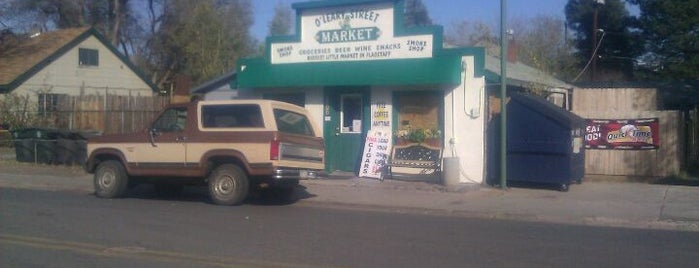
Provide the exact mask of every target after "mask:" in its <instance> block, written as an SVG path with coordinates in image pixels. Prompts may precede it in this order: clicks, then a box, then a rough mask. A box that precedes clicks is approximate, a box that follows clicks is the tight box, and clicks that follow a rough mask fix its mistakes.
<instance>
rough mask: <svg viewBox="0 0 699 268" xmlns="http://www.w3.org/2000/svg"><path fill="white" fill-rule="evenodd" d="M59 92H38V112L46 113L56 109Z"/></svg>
mask: <svg viewBox="0 0 699 268" xmlns="http://www.w3.org/2000/svg"><path fill="white" fill-rule="evenodd" d="M60 95H61V94H39V103H38V106H39V113H40V114H43V115H46V114H50V113H52V112H55V111H58V97H59V96H60Z"/></svg>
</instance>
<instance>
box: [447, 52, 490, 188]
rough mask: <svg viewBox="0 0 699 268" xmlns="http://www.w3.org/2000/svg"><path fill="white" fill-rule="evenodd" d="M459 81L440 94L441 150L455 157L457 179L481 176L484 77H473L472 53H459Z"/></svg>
mask: <svg viewBox="0 0 699 268" xmlns="http://www.w3.org/2000/svg"><path fill="white" fill-rule="evenodd" d="M462 63H463V64H462V73H461V78H462V79H461V81H462V82H461V84H460V85H458V86H456V87H455V88H453V89H452V90H451V91H450V92H447V94H446V95H445V97H444V106H445V107H444V122H445V126H444V141H445V145H444V154H443V157H444V158H446V157H457V158H458V160H459V161H458V162H459V182H460V183H478V184H480V183H482V182H483V181H484V178H485V117H486V112H485V111H486V110H485V109H486V107H485V106H486V104H485V103H486V96H485V77H475V75H474V74H475V73H474V69H475V68H474V66H475V65H474V57H472V56H465V57H462Z"/></svg>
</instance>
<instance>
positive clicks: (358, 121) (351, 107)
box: [340, 94, 362, 133]
mask: <svg viewBox="0 0 699 268" xmlns="http://www.w3.org/2000/svg"><path fill="white" fill-rule="evenodd" d="M340 101H341V103H340V112H341V114H340V118H341V120H342V130H341V132H342V133H362V96H361V95H357V94H349V95H342V96H341V98H340Z"/></svg>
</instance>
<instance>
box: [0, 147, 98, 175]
mask: <svg viewBox="0 0 699 268" xmlns="http://www.w3.org/2000/svg"><path fill="white" fill-rule="evenodd" d="M0 172H2V173H14V174H25V175H31V174H37V175H56V176H61V175H64V176H83V175H86V174H87V173H85V171H84V170H83V168H82V166H79V165H74V166H66V165H48V164H35V163H22V162H17V161H15V149H14V148H10V147H0Z"/></svg>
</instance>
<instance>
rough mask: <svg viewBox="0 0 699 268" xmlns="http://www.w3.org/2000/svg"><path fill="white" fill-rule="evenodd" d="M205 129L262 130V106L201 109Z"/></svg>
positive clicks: (207, 107)
mask: <svg viewBox="0 0 699 268" xmlns="http://www.w3.org/2000/svg"><path fill="white" fill-rule="evenodd" d="M201 116H202V124H203V126H204V127H205V128H262V127H264V126H265V124H264V121H262V111H261V110H260V106H258V105H255V104H238V105H230V104H224V105H206V106H203V107H202V108H201Z"/></svg>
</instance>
